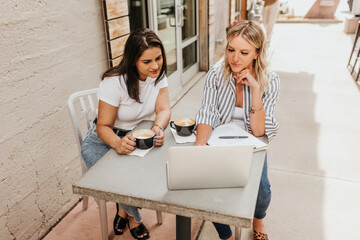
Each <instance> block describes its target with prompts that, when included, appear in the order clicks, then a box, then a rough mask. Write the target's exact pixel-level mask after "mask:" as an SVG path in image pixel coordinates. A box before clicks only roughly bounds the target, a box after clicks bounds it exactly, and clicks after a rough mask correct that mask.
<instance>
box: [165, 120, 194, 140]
mask: <svg viewBox="0 0 360 240" xmlns="http://www.w3.org/2000/svg"><path fill="white" fill-rule="evenodd" d="M170 127H171V128H173V129H175V130H176V133H177V135H179V136H183V137H186V136H190V135H191V134H192V133H193V130H194V127H195V120H193V119H191V118H179V119H177V120H175V121H171V122H170Z"/></svg>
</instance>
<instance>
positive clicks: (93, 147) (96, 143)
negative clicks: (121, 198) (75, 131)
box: [81, 124, 142, 222]
mask: <svg viewBox="0 0 360 240" xmlns="http://www.w3.org/2000/svg"><path fill="white" fill-rule="evenodd" d="M110 149H111V146H109V145H107V144H106V143H104V142H103V141H102V140H101V139H100V138H99V137H98V135H97V133H96V124H93V126H92V127H91V128H90V129H89V131H88V132H87V134H86V136H85V139H84V142H83V144H82V145H81V155H82V158H83V160H84V163H85V165H86V167H87V168H88V169H89V168H91V167H92V166H93V165H94V164H95V163H96V162H97V161H99V159H100V158H101V157H102V156H104V155H105V153H107V152H108V151H109V150H110ZM120 206H121V207H122V209H123V210H124V211H125V212H126V213H127V214H128V215H129V216H131V217H134V219H135V221H136V222H141V221H142V217H141V215H140V213H139V209H138V208H137V207H133V206H129V205H125V204H120Z"/></svg>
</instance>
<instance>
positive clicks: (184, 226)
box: [176, 215, 191, 240]
mask: <svg viewBox="0 0 360 240" xmlns="http://www.w3.org/2000/svg"><path fill="white" fill-rule="evenodd" d="M176 240H191V218H189V217H183V216H179V215H176Z"/></svg>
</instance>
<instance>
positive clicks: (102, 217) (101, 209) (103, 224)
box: [96, 199, 109, 240]
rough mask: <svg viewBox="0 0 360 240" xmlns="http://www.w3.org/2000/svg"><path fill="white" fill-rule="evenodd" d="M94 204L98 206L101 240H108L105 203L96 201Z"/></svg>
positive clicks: (99, 200) (101, 200)
mask: <svg viewBox="0 0 360 240" xmlns="http://www.w3.org/2000/svg"><path fill="white" fill-rule="evenodd" d="M96 202H97V203H98V205H99V213H100V225H101V236H102V240H108V239H109V237H108V222H107V211H106V201H105V200H103V199H97V201H96Z"/></svg>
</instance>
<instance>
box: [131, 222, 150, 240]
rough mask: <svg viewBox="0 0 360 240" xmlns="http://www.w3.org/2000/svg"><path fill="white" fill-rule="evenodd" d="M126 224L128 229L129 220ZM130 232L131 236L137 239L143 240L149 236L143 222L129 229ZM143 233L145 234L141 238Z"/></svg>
mask: <svg viewBox="0 0 360 240" xmlns="http://www.w3.org/2000/svg"><path fill="white" fill-rule="evenodd" d="M127 224H128V226H129V229H130V222H128V223H127ZM130 233H131V236H133V238H135V239H138V240H145V239H149V238H150V235H149V231H148V230H147V229H146V227H145V225H144V224H143V223H140V225H139V226H137V227H136V228H133V229H130ZM144 234H147V235H145V236H143V237H142V238H141V237H140V236H141V235H144Z"/></svg>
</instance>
